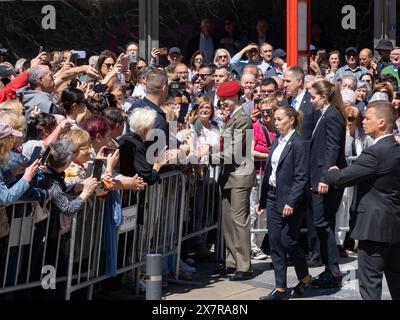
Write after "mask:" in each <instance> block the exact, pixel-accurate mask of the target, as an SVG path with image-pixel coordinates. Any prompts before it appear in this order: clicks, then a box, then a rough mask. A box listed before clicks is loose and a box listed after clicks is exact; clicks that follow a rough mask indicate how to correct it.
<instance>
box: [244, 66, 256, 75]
mask: <svg viewBox="0 0 400 320" xmlns="http://www.w3.org/2000/svg"><path fill="white" fill-rule="evenodd" d="M242 74H243V75H245V74H252V75H254V77H256V78H257V75H258V70H257V66H255V65H248V66H245V67H244V68H243V73H242Z"/></svg>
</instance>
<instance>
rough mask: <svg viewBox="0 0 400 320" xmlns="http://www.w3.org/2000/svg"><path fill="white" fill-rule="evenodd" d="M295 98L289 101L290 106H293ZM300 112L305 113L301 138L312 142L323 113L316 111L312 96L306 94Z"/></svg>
mask: <svg viewBox="0 0 400 320" xmlns="http://www.w3.org/2000/svg"><path fill="white" fill-rule="evenodd" d="M292 100H293V98H292V97H290V98H289V99H288V104H289V105H291V104H292ZM300 110H301V111H303V114H304V118H303V126H302V128H301V137H302V138H303V139H305V140H311V136H312V133H313V131H314V128H315V126H316V125H317V122H318V119H319V117H320V116H321V112H320V111H319V110H316V109H315V108H314V106H313V104H312V103H311V95H310V94H309V93H308V92H306V93H305V95H304V97H303V101H302V102H301V106H300Z"/></svg>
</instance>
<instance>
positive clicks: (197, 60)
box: [189, 50, 205, 81]
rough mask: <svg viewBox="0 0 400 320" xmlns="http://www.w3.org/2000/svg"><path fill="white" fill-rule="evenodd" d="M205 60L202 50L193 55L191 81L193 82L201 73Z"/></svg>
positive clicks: (190, 66) (190, 72)
mask: <svg viewBox="0 0 400 320" xmlns="http://www.w3.org/2000/svg"><path fill="white" fill-rule="evenodd" d="M204 59H205V57H204V54H203V53H202V52H201V51H200V50H197V51H196V52H195V53H193V55H192V57H191V58H190V62H189V81H192V79H193V76H194V75H195V74H198V73H199V71H200V67H201V65H202V64H203V62H204Z"/></svg>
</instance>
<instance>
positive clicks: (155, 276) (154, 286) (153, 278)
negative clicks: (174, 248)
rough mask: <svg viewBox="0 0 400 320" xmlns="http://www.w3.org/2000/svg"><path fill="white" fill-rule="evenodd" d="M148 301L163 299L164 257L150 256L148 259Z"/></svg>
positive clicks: (159, 255)
mask: <svg viewBox="0 0 400 320" xmlns="http://www.w3.org/2000/svg"><path fill="white" fill-rule="evenodd" d="M146 278H147V279H146V300H161V298H162V285H161V284H162V256H161V254H148V255H147V258H146Z"/></svg>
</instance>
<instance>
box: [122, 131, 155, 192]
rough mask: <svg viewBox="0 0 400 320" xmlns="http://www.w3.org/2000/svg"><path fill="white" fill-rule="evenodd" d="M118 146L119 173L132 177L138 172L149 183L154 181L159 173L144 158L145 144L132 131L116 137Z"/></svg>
mask: <svg viewBox="0 0 400 320" xmlns="http://www.w3.org/2000/svg"><path fill="white" fill-rule="evenodd" d="M118 144H119V146H120V148H119V149H120V156H119V162H120V173H121V174H123V175H125V176H128V177H133V176H134V175H135V174H138V175H139V176H140V177H142V178H143V180H144V182H146V183H147V184H149V185H152V184H154V183H156V182H157V181H158V180H159V178H160V175H159V173H158V172H157V171H156V170H154V169H153V165H151V164H150V163H149V162H148V161H147V159H146V153H147V146H146V144H145V143H143V142H142V140H141V138H140V137H139V136H137V135H136V134H134V133H127V134H124V135H123V136H122V137H120V138H119V139H118Z"/></svg>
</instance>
